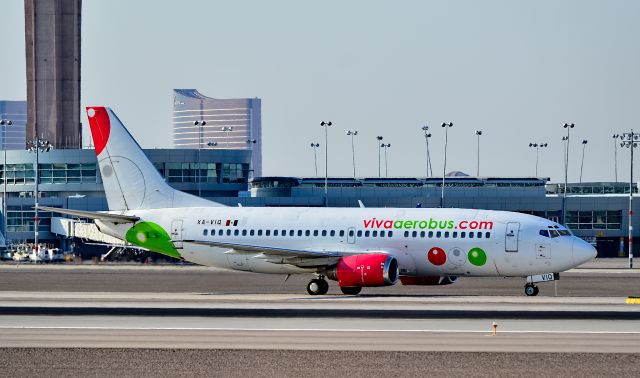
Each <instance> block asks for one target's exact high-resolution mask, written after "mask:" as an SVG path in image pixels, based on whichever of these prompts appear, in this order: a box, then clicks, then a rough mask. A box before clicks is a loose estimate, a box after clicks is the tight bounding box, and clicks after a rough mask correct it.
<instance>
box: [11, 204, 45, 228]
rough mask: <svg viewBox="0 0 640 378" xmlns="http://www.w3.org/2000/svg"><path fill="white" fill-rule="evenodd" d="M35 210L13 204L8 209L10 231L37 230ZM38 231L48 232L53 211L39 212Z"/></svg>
mask: <svg viewBox="0 0 640 378" xmlns="http://www.w3.org/2000/svg"><path fill="white" fill-rule="evenodd" d="M35 215H36V214H35V211H34V210H33V209H30V208H28V209H23V208H20V207H14V206H11V207H9V208H8V209H7V231H8V232H33V231H35V221H34V218H35ZM38 218H39V220H40V221H39V222H38V231H43V232H48V231H49V230H50V229H51V212H49V211H39V212H38Z"/></svg>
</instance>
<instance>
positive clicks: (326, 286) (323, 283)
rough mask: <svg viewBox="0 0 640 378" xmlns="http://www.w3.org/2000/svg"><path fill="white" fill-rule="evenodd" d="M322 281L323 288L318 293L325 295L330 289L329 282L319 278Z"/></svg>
mask: <svg viewBox="0 0 640 378" xmlns="http://www.w3.org/2000/svg"><path fill="white" fill-rule="evenodd" d="M318 281H320V283H321V286H322V287H321V290H320V293H319V294H318V295H325V294H327V292H328V291H329V283H328V282H327V281H326V280H320V279H319V280H318Z"/></svg>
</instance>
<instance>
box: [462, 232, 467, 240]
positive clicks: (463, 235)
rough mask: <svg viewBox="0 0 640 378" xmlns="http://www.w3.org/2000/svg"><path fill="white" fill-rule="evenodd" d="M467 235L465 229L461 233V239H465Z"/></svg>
mask: <svg viewBox="0 0 640 378" xmlns="http://www.w3.org/2000/svg"><path fill="white" fill-rule="evenodd" d="M466 237H467V233H466V232H464V231H462V232H461V233H460V238H461V239H464V238H466Z"/></svg>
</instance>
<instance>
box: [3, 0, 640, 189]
mask: <svg viewBox="0 0 640 378" xmlns="http://www.w3.org/2000/svg"><path fill="white" fill-rule="evenodd" d="M0 14H2V15H3V16H2V20H3V22H2V23H0V35H2V41H3V46H2V57H3V58H2V59H0V83H1V84H0V98H2V99H24V98H25V97H26V88H25V70H24V60H25V59H24V34H23V33H24V16H23V2H22V1H19V0H8V1H3V2H2V3H0ZM638 19H640V2H637V1H617V0H610V1H535V2H532V1H482V2H480V1H439V2H434V1H393V2H392V1H349V2H345V1H322V2H309V1H268V2H265V1H224V2H222V1H180V2H170V3H166V4H165V3H158V2H153V1H133V2H132V1H123V0H116V1H95V0H94V1H91V0H85V1H83V24H82V29H83V36H82V38H83V39H82V43H83V45H82V80H83V82H82V103H83V106H84V105H95V104H104V105H108V106H111V107H113V108H114V110H115V111H116V112H117V113H118V115H119V116H120V118H121V119H122V120H123V121H124V122H125V123H126V124H127V126H128V127H129V129H130V130H131V132H132V134H133V135H134V136H135V137H136V138H137V139H138V140H139V142H140V144H141V145H142V146H143V147H148V148H153V147H170V146H171V143H172V139H171V132H172V131H171V105H172V98H171V90H172V88H198V89H199V90H200V91H201V92H202V93H204V94H206V95H208V96H211V97H218V98H226V97H260V98H262V100H263V114H262V116H263V119H262V121H263V134H264V140H263V143H264V147H263V148H264V156H263V158H264V173H265V174H266V175H312V174H313V151H312V150H311V148H310V147H309V142H311V141H318V142H320V143H321V144H324V134H323V132H322V129H321V127H320V126H319V123H320V121H322V120H331V121H333V123H334V125H335V126H333V128H332V129H331V130H330V133H329V174H330V175H331V176H349V175H351V169H352V168H351V148H350V140H349V138H348V137H347V136H346V135H345V132H346V130H349V129H351V130H354V129H355V130H358V131H359V135H358V136H357V137H356V164H357V171H358V175H359V176H360V175H366V176H370V175H377V171H378V157H377V156H378V155H377V154H378V150H377V141H376V139H375V137H376V136H377V135H382V136H384V140H385V141H387V142H389V143H391V145H392V147H391V148H390V149H389V173H390V175H393V176H409V177H416V176H424V175H425V170H426V164H425V156H426V149H425V143H424V138H423V136H422V131H421V130H420V127H421V126H422V125H423V124H425V123H426V124H429V125H430V126H431V128H432V134H433V137H432V138H431V142H430V143H431V147H432V149H431V155H432V163H433V165H434V173H436V174H438V175H439V174H440V173H441V171H442V162H443V158H442V155H443V144H444V138H443V136H444V135H443V130H442V128H441V127H440V126H439V125H440V123H442V122H443V121H451V122H453V123H454V127H453V128H452V129H451V130H450V133H449V149H448V163H447V171H450V170H461V171H464V172H468V173H472V174H473V173H475V170H476V136H475V130H478V129H480V130H483V132H484V134H483V136H482V138H481V168H480V174H481V175H489V176H522V175H533V174H534V168H535V151H533V150H532V149H530V148H529V147H528V144H529V142H548V143H549V147H548V148H547V149H546V150H544V151H541V155H540V169H539V173H540V175H541V176H548V177H551V178H552V180H554V181H560V180H562V179H563V177H564V173H563V163H562V161H563V158H562V155H563V146H562V142H561V137H562V136H563V135H564V134H563V133H564V129H563V128H562V124H563V123H564V122H574V123H575V124H576V128H575V129H573V131H572V143H571V146H570V153H571V156H570V167H569V180H571V181H577V180H578V178H579V175H580V158H581V151H582V145H581V144H580V142H581V141H582V139H587V140H588V141H589V143H588V144H587V145H586V154H585V168H584V178H583V180H585V181H610V180H613V178H614V173H613V155H614V154H613V148H614V147H613V140H612V138H611V135H612V134H613V133H614V132H620V131H624V130H628V129H630V128H632V127H634V126H636V123H637V120H638V118H639V117H638V116H639V114H638V113H639V111H638V109H639V108H640V107H639V106H638V104H640V73H639V67H640V44H638V43H637V37H638V35H640V23H638V22H637V20H638ZM83 117H84V115H83ZM83 122H84V123H85V124H86V119H83ZM638 128H639V129H640V127H638ZM321 150H322V152H321V153H320V154H319V164H320V171H322V172H324V156H323V153H324V152H323V149H321ZM618 152H619V153H618V158H619V176H620V179H621V180H628V177H629V175H628V164H629V152H628V150H624V151H622V150H620V151H618ZM292 156H295V158H293V159H292ZM383 171H384V169H383Z"/></svg>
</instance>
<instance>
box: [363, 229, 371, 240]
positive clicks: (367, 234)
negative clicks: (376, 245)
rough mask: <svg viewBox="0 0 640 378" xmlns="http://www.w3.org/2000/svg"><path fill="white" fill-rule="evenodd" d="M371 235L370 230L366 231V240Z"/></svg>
mask: <svg viewBox="0 0 640 378" xmlns="http://www.w3.org/2000/svg"><path fill="white" fill-rule="evenodd" d="M369 234H370V232H369V230H367V231H365V232H364V237H365V238H368V237H369Z"/></svg>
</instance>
